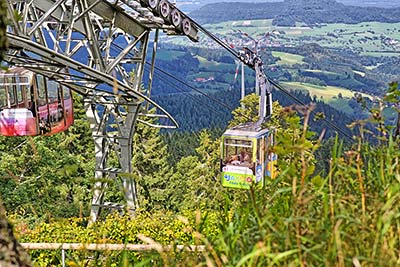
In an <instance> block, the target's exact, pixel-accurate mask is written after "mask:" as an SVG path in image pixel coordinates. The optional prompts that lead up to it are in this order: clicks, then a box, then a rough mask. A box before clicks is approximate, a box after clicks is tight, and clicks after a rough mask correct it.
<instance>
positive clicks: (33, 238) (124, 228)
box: [14, 211, 219, 266]
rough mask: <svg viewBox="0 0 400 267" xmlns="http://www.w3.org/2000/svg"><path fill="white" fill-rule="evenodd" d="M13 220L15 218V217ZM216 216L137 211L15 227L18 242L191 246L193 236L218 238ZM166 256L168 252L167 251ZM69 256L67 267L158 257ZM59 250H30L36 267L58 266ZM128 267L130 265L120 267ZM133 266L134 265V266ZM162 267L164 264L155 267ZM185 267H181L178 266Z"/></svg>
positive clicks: (149, 254)
mask: <svg viewBox="0 0 400 267" xmlns="http://www.w3.org/2000/svg"><path fill="white" fill-rule="evenodd" d="M14 220H15V218H14ZM218 220H219V214H218V213H215V212H213V213H203V214H200V213H197V212H183V213H182V215H180V216H178V215H176V214H174V213H172V212H165V211H158V212H152V213H151V214H150V213H147V212H138V213H137V214H136V217H135V218H134V219H132V218H130V217H129V216H119V215H118V214H112V215H109V216H108V217H107V218H106V220H105V221H102V222H97V223H95V224H92V225H90V226H86V224H87V221H86V219H62V220H60V221H55V222H53V223H51V224H49V223H41V224H39V225H37V226H36V227H35V228H33V229H30V228H28V227H27V225H26V224H23V223H20V224H17V227H16V230H17V232H19V235H20V236H19V239H20V241H21V242H45V243H51V242H56V243H83V244H88V243H99V244H103V243H107V244H113V243H115V244H141V243H145V244H147V242H146V241H147V240H148V239H144V238H141V236H145V237H147V238H150V239H151V240H152V243H151V244H155V243H156V244H160V245H173V246H174V245H177V244H190V243H194V241H195V239H196V233H197V232H201V233H202V234H203V235H205V236H208V237H209V238H211V239H212V238H215V237H216V236H218V235H219V232H218V231H219V229H218V227H217V225H218ZM166 253H167V252H166ZM67 254H68V266H117V265H116V264H117V263H118V262H120V263H122V262H123V257H124V256H125V257H126V258H125V259H127V260H128V261H129V263H130V264H133V263H135V264H136V263H140V262H143V261H146V258H150V259H152V260H153V261H155V262H157V261H159V260H160V259H159V255H158V254H157V253H155V251H154V252H140V253H139V252H129V253H128V252H126V253H121V252H110V251H108V252H107V251H106V252H90V251H87V250H82V251H73V252H72V251H71V252H67ZM168 255H169V257H170V258H171V260H172V259H173V257H175V260H176V262H177V263H179V262H184V261H185V260H187V259H186V257H187V256H188V255H189V256H190V257H191V258H192V257H193V258H196V257H197V253H190V254H187V253H186V254H185V253H183V252H182V253H179V252H178V251H172V252H170V253H169V254H168ZM60 256H61V253H60V251H57V250H56V251H50V250H48V251H46V250H43V251H31V257H32V258H33V259H34V263H35V266H57V265H60V264H61V257H60ZM123 266H130V265H123ZM135 266H136V265H135ZM156 266H165V265H156ZM181 266H184V265H181Z"/></svg>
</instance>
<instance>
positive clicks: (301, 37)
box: [170, 19, 400, 56]
mask: <svg viewBox="0 0 400 267" xmlns="http://www.w3.org/2000/svg"><path fill="white" fill-rule="evenodd" d="M205 28H207V29H208V30H210V31H211V32H213V33H214V34H218V35H222V36H223V38H224V39H225V38H226V39H227V40H228V42H232V43H235V42H237V40H241V41H242V42H244V43H246V45H249V44H250V43H251V40H250V39H249V38H246V37H245V36H243V35H241V34H240V33H239V31H243V32H246V33H247V34H249V35H250V36H252V37H253V38H254V39H259V38H261V37H262V36H264V35H265V33H267V32H272V31H274V30H275V31H279V32H280V34H277V35H275V36H274V37H273V38H272V37H271V38H270V40H271V41H274V42H277V43H279V44H282V45H294V46H299V45H304V44H305V43H318V44H319V45H321V46H324V47H331V48H347V49H349V50H353V51H354V52H358V53H362V54H367V55H372V56H380V55H381V54H382V53H390V52H392V53H393V54H385V55H388V56H390V55H392V56H398V55H399V54H398V52H397V51H399V49H400V23H381V22H363V23H358V24H343V23H333V24H321V25H318V26H313V27H309V26H306V25H303V24H301V23H297V26H296V27H278V26H273V25H272V20H271V19H268V20H246V21H228V22H221V23H217V24H207V25H205ZM200 38H201V40H200V42H199V43H198V44H196V45H200V46H201V45H202V43H203V44H205V43H207V42H204V41H206V40H208V38H206V37H204V36H202V35H200ZM385 39H393V40H394V42H396V41H397V42H398V43H397V44H388V43H385V42H386V41H385ZM175 40H176V39H175ZM170 41H172V42H173V40H172V39H170ZM181 41H182V39H181V40H180V41H178V42H181ZM192 45H193V44H192ZM207 45H209V44H207ZM261 45H262V42H261ZM216 47H217V45H216ZM377 51H378V52H377Z"/></svg>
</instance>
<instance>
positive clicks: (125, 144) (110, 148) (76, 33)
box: [6, 0, 198, 222]
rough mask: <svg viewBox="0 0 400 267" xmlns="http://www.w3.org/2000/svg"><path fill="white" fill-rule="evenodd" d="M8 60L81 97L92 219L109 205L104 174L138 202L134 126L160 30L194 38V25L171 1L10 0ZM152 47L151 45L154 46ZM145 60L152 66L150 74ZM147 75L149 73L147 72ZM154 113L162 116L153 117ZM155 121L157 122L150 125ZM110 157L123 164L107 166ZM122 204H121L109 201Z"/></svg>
mask: <svg viewBox="0 0 400 267" xmlns="http://www.w3.org/2000/svg"><path fill="white" fill-rule="evenodd" d="M7 2H8V15H9V19H10V21H11V25H10V26H9V27H8V33H7V37H8V40H9V44H10V49H9V51H8V53H7V55H6V61H7V62H8V63H9V64H10V65H14V66H22V67H24V68H27V69H29V70H32V71H34V72H36V73H40V74H42V75H44V76H46V77H48V78H49V79H52V80H55V81H57V82H58V83H60V84H62V85H64V86H67V87H69V88H71V89H72V90H74V91H75V92H78V93H79V94H81V95H82V96H83V98H84V103H85V110H86V114H87V117H88V120H89V122H90V127H91V132H92V137H93V140H94V144H95V157H96V169H95V181H96V182H95V185H94V190H93V200H92V206H91V214H90V216H91V218H90V220H91V221H92V222H93V221H95V220H97V218H98V216H99V214H100V210H101V208H102V207H105V206H108V203H104V195H105V193H106V190H107V179H116V177H119V178H121V179H122V184H123V189H124V195H125V199H126V208H127V209H128V210H130V211H134V210H135V209H136V208H137V207H138V201H137V192H136V184H135V181H134V180H132V179H130V178H129V175H124V174H129V173H131V170H132V163H131V159H132V138H133V135H134V133H135V123H136V121H137V120H138V119H139V118H140V116H146V115H148V113H147V111H148V110H147V108H148V107H149V106H153V107H156V108H157V109H158V112H157V114H160V115H158V116H160V117H164V118H168V119H169V120H170V122H171V123H170V124H169V125H168V126H167V125H164V126H163V125H158V127H176V126H177V123H176V122H175V120H174V119H173V118H172V117H171V116H170V115H169V114H168V113H167V112H166V111H165V110H164V109H163V108H162V107H160V106H159V105H158V104H157V103H155V102H154V101H152V100H151V99H150V93H151V86H152V81H153V71H154V63H155V57H156V51H157V42H158V36H159V31H160V30H162V31H165V32H167V33H168V34H172V35H186V36H188V37H189V38H190V39H191V40H192V41H196V40H197V32H198V30H197V28H196V26H195V24H194V23H193V21H191V20H190V18H188V17H186V16H185V15H184V14H183V13H182V12H181V11H179V10H178V9H177V8H176V7H175V6H174V5H173V4H171V3H170V2H168V1H166V0H136V1H132V0H130V1H120V0H116V1H115V0H114V1H105V0H22V1H21V0H8V1H7ZM151 44H152V47H150V46H151ZM146 60H149V61H150V63H149V65H150V67H149V71H147V72H145V65H146V64H147V62H146ZM145 74H146V75H145ZM156 116H157V115H156ZM153 126H154V125H153ZM110 155H114V156H115V157H116V158H117V159H118V166H111V164H109V161H108V159H109V157H110ZM111 206H114V207H119V208H120V207H121V204H117V205H114V204H113V205H111Z"/></svg>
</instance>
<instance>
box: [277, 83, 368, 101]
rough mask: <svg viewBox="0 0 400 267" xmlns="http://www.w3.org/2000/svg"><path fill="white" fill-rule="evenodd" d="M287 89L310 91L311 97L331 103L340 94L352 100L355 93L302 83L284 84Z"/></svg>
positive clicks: (338, 88)
mask: <svg viewBox="0 0 400 267" xmlns="http://www.w3.org/2000/svg"><path fill="white" fill-rule="evenodd" d="M281 84H282V85H284V86H285V87H287V88H290V89H292V90H296V89H297V90H303V91H308V92H309V93H310V95H311V96H314V95H315V96H317V97H318V98H321V99H323V100H324V101H327V102H329V101H331V100H332V99H334V98H337V97H338V95H339V93H341V94H342V97H343V98H346V97H347V98H351V97H353V96H354V93H355V92H354V91H351V90H349V89H346V88H342V87H337V86H319V85H315V84H310V83H300V82H282V83H281ZM362 95H363V96H364V97H370V96H369V95H367V94H362Z"/></svg>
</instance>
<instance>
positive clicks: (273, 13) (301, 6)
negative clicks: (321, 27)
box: [190, 0, 400, 26]
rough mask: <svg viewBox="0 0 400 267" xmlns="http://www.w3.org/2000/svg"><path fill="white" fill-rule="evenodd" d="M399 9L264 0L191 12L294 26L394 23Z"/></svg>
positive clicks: (203, 18)
mask: <svg viewBox="0 0 400 267" xmlns="http://www.w3.org/2000/svg"><path fill="white" fill-rule="evenodd" d="M399 13H400V7H398V8H391V9H389V8H380V7H379V8H378V7H357V6H348V5H345V4H343V3H339V2H337V1H334V0H284V1H281V2H263V3H244V2H220V3H214V4H208V5H205V6H203V7H201V8H200V9H198V10H195V11H193V12H191V13H190V15H191V17H193V18H194V19H196V20H197V21H199V22H200V23H218V22H223V21H230V20H251V19H273V20H274V21H273V22H274V25H278V26H295V24H296V22H303V23H305V24H307V25H316V24H322V23H347V24H356V23H361V22H369V21H378V22H388V23H395V22H400V17H399V16H398V14H399Z"/></svg>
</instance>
